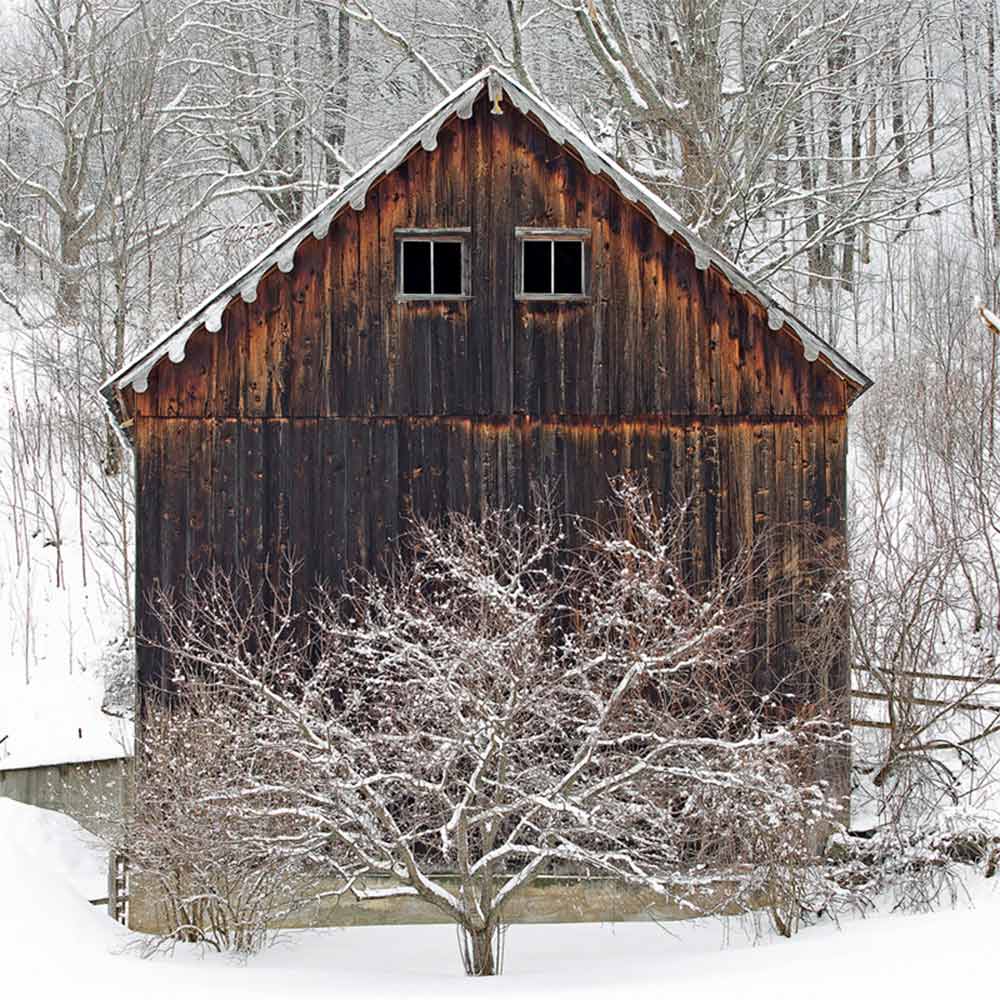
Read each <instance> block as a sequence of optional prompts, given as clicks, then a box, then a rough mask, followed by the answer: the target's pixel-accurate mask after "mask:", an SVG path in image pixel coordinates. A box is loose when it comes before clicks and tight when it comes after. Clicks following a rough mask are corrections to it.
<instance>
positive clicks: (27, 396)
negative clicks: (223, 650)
mask: <svg viewBox="0 0 1000 1000" xmlns="http://www.w3.org/2000/svg"><path fill="white" fill-rule="evenodd" d="M46 334H47V331H46V330H45V329H40V330H32V329H30V328H25V326H24V325H23V324H21V323H18V322H17V321H16V320H15V319H14V317H12V315H11V314H10V313H9V312H7V311H3V312H0V359H2V367H0V372H2V374H0V510H2V513H0V740H2V741H3V742H2V743H0V769H5V768H15V767H26V766H31V765H35V764H49V763H61V762H68V761H79V760H92V759H100V758H105V757H116V756H120V755H121V754H122V753H123V748H127V747H128V739H129V730H130V728H131V727H130V726H129V725H127V724H126V723H125V722H124V721H123V720H122V719H120V718H114V717H112V716H109V715H107V714H105V713H104V712H102V711H101V704H102V701H103V699H104V693H105V691H104V676H103V672H102V669H101V667H102V663H103V662H104V661H105V660H106V659H107V655H106V654H107V650H108V647H109V643H111V642H112V641H113V640H114V639H115V637H116V636H117V635H119V634H120V632H121V625H120V623H119V614H118V612H117V610H116V609H115V608H114V605H113V604H111V605H110V606H109V601H108V595H107V588H106V581H105V580H104V579H103V577H104V576H105V575H106V573H105V568H104V567H103V565H102V564H101V563H100V561H99V560H96V559H95V558H94V557H93V554H92V552H93V548H92V547H93V546H95V544H97V545H99V544H100V541H101V538H100V526H99V524H95V523H92V522H91V521H90V519H89V518H88V517H86V516H85V517H82V518H81V516H80V511H81V507H80V505H79V499H80V497H79V488H78V485H77V481H76V475H77V471H78V470H76V469H75V468H73V467H72V466H71V465H70V464H69V463H67V462H66V461H65V458H66V456H65V455H63V454H60V453H59V452H58V448H59V445H58V429H57V428H54V427H52V428H50V429H49V431H48V433H51V435H52V436H51V438H46V437H43V436H41V435H39V434H37V433H35V430H36V429H35V428H32V427H29V426H27V425H26V416H28V417H35V418H37V421H38V423H39V424H40V425H41V427H42V428H46V427H47V424H48V421H49V420H50V418H51V416H52V414H53V411H52V410H51V409H50V408H49V407H50V404H51V402H52V397H51V395H50V386H49V384H48V380H49V377H50V376H49V374H48V373H46V372H45V371H44V370H41V369H40V367H39V366H38V365H37V364H36V363H35V362H36V360H37V350H36V347H37V344H36V341H37V339H38V338H42V337H44V336H46ZM84 513H86V511H85V512H84Z"/></svg>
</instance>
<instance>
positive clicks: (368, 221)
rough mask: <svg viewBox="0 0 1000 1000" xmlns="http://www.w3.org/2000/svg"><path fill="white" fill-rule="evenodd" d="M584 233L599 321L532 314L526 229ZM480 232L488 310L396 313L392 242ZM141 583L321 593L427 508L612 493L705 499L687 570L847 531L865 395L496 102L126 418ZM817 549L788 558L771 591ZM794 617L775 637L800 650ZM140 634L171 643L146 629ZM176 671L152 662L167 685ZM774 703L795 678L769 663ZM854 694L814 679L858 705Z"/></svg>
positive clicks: (351, 218)
mask: <svg viewBox="0 0 1000 1000" xmlns="http://www.w3.org/2000/svg"><path fill="white" fill-rule="evenodd" d="M532 225H536V226H547V227H552V226H566V227H574V228H577V227H589V228H590V229H591V232H592V242H591V247H592V287H591V292H592V295H591V301H590V302H587V303H573V304H568V303H558V304H555V303H539V302H531V303H529V302H517V301H515V298H514V286H513V280H514V277H513V259H514V252H515V247H514V228H515V227H516V226H532ZM430 226H442V227H445V226H447V227H454V226H469V227H470V228H471V262H472V275H471V278H472V281H471V285H472V292H473V295H472V297H471V298H470V299H468V300H466V301H461V302H448V303H412V302H406V303H401V302H397V301H396V300H395V265H394V250H395V248H394V236H393V233H394V230H395V229H396V228H397V227H430ZM128 402H129V403H130V405H131V409H132V410H133V411H134V413H135V424H134V428H133V434H134V439H135V453H136V461H137V481H138V518H139V523H138V587H139V589H140V591H141V593H140V604H139V606H140V608H144V609H145V608H146V605H145V602H144V601H143V600H142V598H143V597H144V596H145V594H146V593H148V591H149V590H150V589H151V588H153V587H154V586H157V585H159V586H163V587H167V588H170V587H180V588H183V585H184V581H185V580H186V579H187V577H188V575H189V573H190V572H191V570H192V569H193V568H197V567H198V566H203V565H206V564H207V563H208V562H211V561H215V562H218V563H220V564H222V565H223V566H227V567H235V566H238V565H241V564H243V563H249V564H250V565H252V566H257V567H258V568H262V567H263V566H264V563H265V561H266V560H268V559H270V560H271V563H272V564H273V562H274V559H275V556H276V554H277V553H279V552H282V551H290V552H291V553H292V554H293V555H294V556H295V557H296V558H298V559H300V560H302V563H301V569H300V581H301V586H302V587H303V588H306V587H308V586H309V585H311V584H312V583H313V582H315V581H319V580H327V581H331V582H333V583H334V584H336V583H337V582H338V581H339V580H341V579H342V577H343V574H344V571H345V569H346V568H347V567H349V566H351V565H354V564H361V565H369V566H370V565H373V564H374V563H375V561H376V560H377V559H378V557H379V555H380V554H381V553H382V552H383V551H384V550H385V548H386V546H387V545H389V544H390V543H391V542H392V540H393V539H395V538H396V537H397V535H398V533H399V531H400V527H401V525H403V524H404V523H405V519H406V516H407V512H408V511H411V510H412V511H413V512H414V513H416V514H422V515H429V516H433V515H436V514H439V513H441V512H442V511H445V510H448V509H455V508H459V509H471V510H476V509H478V508H479V507H480V506H481V505H482V504H483V503H485V502H490V503H493V504H509V503H527V502H529V500H530V490H531V486H532V484H533V483H535V482H538V481H540V480H547V481H549V482H552V483H554V484H555V485H556V487H557V489H558V491H559V494H560V496H561V499H562V502H563V504H564V505H565V508H566V509H567V510H570V511H576V512H581V513H584V514H590V513H593V512H594V511H595V509H596V505H597V503H598V501H599V500H600V499H602V498H603V497H604V496H606V494H607V488H608V485H607V484H608V476H609V475H613V474H616V473H619V472H622V471H625V470H637V471H641V472H644V473H646V474H647V476H648V478H649V480H650V483H651V484H652V485H653V486H654V487H656V488H657V489H658V490H660V491H662V493H663V495H664V496H668V497H677V498H684V497H688V496H691V497H693V498H694V511H693V513H694V517H695V532H694V538H695V543H694V552H693V555H692V560H693V567H692V568H693V570H694V571H695V572H696V573H697V574H699V575H701V574H705V573H708V572H710V571H711V570H712V569H713V567H714V566H716V565H717V564H718V562H719V560H720V559H726V558H728V557H730V556H732V555H733V554H735V553H736V552H737V551H738V550H739V548H740V547H741V546H743V545H747V544H749V543H751V542H752V541H753V540H754V539H755V538H756V537H758V536H759V534H760V533H761V532H762V531H764V530H765V529H766V528H768V527H769V526H775V525H778V524H782V523H786V522H797V521H805V522H812V523H815V524H817V525H819V526H821V527H824V528H830V529H833V530H835V531H838V532H840V531H842V530H843V518H844V498H845V490H846V484H845V469H846V404H847V387H846V385H845V383H844V382H843V381H842V380H841V379H840V378H839V377H838V376H836V375H835V374H834V373H833V372H831V371H830V370H829V369H828V368H826V367H825V366H824V365H823V364H821V363H814V364H808V363H807V362H805V360H804V358H803V354H802V348H801V345H800V344H799V343H798V341H797V340H796V339H794V338H793V337H792V336H791V335H788V334H786V333H785V332H783V331H779V332H777V333H775V332H772V331H770V330H768V329H767V324H766V317H765V316H764V314H763V312H762V311H761V310H760V308H759V307H758V306H756V305H755V304H754V303H752V302H751V301H749V300H748V299H747V298H746V297H743V296H740V295H738V294H735V293H734V292H733V291H732V290H731V289H730V288H728V286H727V285H726V282H725V280H724V279H723V278H722V276H721V275H719V274H718V273H717V272H715V271H713V270H711V269H710V270H707V271H699V270H697V269H696V268H695V267H694V261H693V259H692V256H691V254H690V252H689V251H688V250H687V248H686V247H684V246H683V245H682V244H680V243H678V242H676V241H674V240H673V239H671V238H670V237H668V236H666V235H665V234H664V233H663V232H662V231H661V230H659V229H658V228H657V227H656V226H655V225H654V224H653V223H652V221H651V220H649V219H648V218H647V217H646V216H645V215H644V214H643V213H642V212H641V211H640V210H639V209H638V208H637V207H636V206H634V205H632V204H631V203H629V202H627V201H625V200H624V199H623V198H621V197H620V196H619V195H618V194H617V192H616V191H615V190H614V189H613V188H612V187H610V186H609V184H608V183H607V182H606V181H604V180H601V179H599V178H595V177H593V176H592V175H591V174H590V173H589V172H588V171H587V170H586V169H585V168H584V167H583V166H582V164H581V163H580V162H579V161H577V160H576V159H575V158H574V157H573V156H572V155H571V154H569V153H567V152H566V151H565V150H564V149H563V148H561V147H559V146H557V145H556V144H554V143H553V142H552V141H551V140H549V139H548V138H547V137H546V136H545V135H544V134H543V133H542V132H541V131H540V130H539V129H538V128H536V127H535V126H534V125H533V124H532V123H531V122H530V121H529V120H528V119H525V118H523V117H522V116H521V115H520V114H519V113H516V112H514V111H513V110H511V109H509V108H508V111H507V113H505V114H504V115H503V116H501V117H495V116H491V115H490V114H488V110H487V105H486V102H485V101H481V102H480V103H479V104H478V105H477V107H476V109H475V113H474V117H473V118H472V119H471V120H470V121H468V122H462V121H460V120H458V119H456V120H454V121H453V122H452V123H451V126H450V127H448V128H445V129H444V130H442V132H441V134H440V136H439V147H438V149H437V150H435V151H434V152H431V153H428V152H425V151H423V150H418V151H417V152H415V153H414V154H413V155H411V156H410V158H409V159H408V160H407V161H406V162H405V163H404V164H403V165H402V166H401V167H400V168H399V169H398V170H397V171H396V172H395V173H394V174H393V175H391V176H390V177H388V178H385V179H383V180H382V181H381V182H380V183H379V184H377V185H376V186H375V187H374V188H373V189H372V190H371V191H370V192H369V195H368V202H367V205H366V207H365V209H364V210H363V211H362V212H360V213H355V212H354V211H352V210H347V211H346V213H345V214H344V215H343V216H341V217H340V219H339V220H338V221H335V223H334V225H333V227H332V228H331V232H330V235H329V236H328V237H327V238H326V239H325V240H323V241H321V242H317V241H315V240H309V241H307V242H306V243H305V244H304V245H303V247H302V248H300V250H299V253H298V255H297V258H296V267H295V270H294V271H293V272H292V273H291V274H290V275H284V274H280V273H279V272H277V271H275V272H273V273H272V274H271V275H270V276H269V277H267V278H266V279H265V280H264V281H263V282H262V284H261V287H260V289H259V292H258V298H257V301H256V302H254V303H252V304H249V305H248V304H245V303H243V302H242V301H240V300H237V301H236V302H235V303H233V305H231V306H230V307H229V309H228V310H227V312H226V315H225V317H224V322H223V329H222V331H221V332H220V333H218V334H208V333H204V332H202V333H200V334H196V335H195V336H193V337H192V338H191V340H190V341H189V343H188V349H187V356H186V359H185V361H184V362H183V363H181V364H177V365H175V364H171V363H167V362H164V363H161V364H160V365H159V366H158V367H157V369H156V370H155V371H154V372H153V373H152V376H151V378H150V388H149V391H148V392H146V393H145V394H142V395H139V396H132V397H130V399H129V400H128ZM797 557H798V553H797V551H796V550H795V549H794V548H789V549H787V550H785V551H783V552H780V553H777V554H776V555H775V558H774V560H773V566H772V573H773V574H787V573H793V572H794V570H795V565H796V561H797ZM793 616H794V608H785V609H783V610H780V611H779V612H778V613H777V614H776V615H775V618H774V621H773V622H772V626H771V627H772V629H773V631H774V633H775V634H774V636H772V637H771V638H772V639H776V638H777V639H781V638H783V637H787V636H788V635H790V623H791V621H792V619H793ZM139 625H140V632H141V633H142V634H145V635H153V634H155V622H154V621H153V620H152V618H151V616H150V614H149V612H148V609H146V610H143V611H141V613H140V623H139ZM161 667H162V665H161V663H160V661H159V658H158V654H157V653H156V652H155V650H153V649H152V648H149V647H144V648H143V649H142V650H141V651H140V678H141V680H142V681H143V683H145V684H157V683H158V682H159V679H160V676H161ZM756 669H757V671H758V673H759V675H760V676H759V680H760V682H761V683H762V684H767V685H770V684H772V683H774V682H775V681H776V680H777V679H779V678H780V677H781V674H782V671H783V670H784V669H785V668H784V666H783V662H782V661H781V660H780V658H779V659H776V660H773V661H767V662H762V663H760V664H759V665H758V666H757V668H756ZM838 673H839V676H837V677H829V678H814V679H813V682H812V683H811V684H806V685H805V687H806V688H810V689H813V690H804V689H803V690H801V691H800V692H799V695H800V697H801V698H803V699H808V698H810V697H812V695H813V694H814V693H815V689H816V688H818V687H820V686H824V687H825V686H831V687H833V688H834V689H836V690H846V665H844V667H843V669H840V668H838Z"/></svg>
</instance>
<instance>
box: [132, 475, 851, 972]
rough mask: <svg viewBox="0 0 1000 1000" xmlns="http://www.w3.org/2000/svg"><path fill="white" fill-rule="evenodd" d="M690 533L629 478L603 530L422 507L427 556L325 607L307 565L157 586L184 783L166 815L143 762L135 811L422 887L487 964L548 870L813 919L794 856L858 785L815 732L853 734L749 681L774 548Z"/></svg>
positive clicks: (291, 865)
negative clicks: (271, 578)
mask: <svg viewBox="0 0 1000 1000" xmlns="http://www.w3.org/2000/svg"><path fill="white" fill-rule="evenodd" d="M568 536H571V537H572V539H573V540H572V542H571V541H570V538H569V537H568ZM683 543H684V529H683V522H682V520H681V519H680V518H677V519H670V518H665V517H663V516H661V514H660V513H659V511H658V510H657V508H656V506H655V504H654V503H653V500H652V498H651V496H650V494H649V493H648V491H646V490H644V489H641V488H639V487H637V486H636V485H634V484H631V483H627V482H626V483H619V484H618V485H617V487H616V490H615V499H614V503H613V504H612V506H611V508H610V510H609V517H608V519H607V524H606V525H604V526H602V527H599V526H595V525H584V524H582V523H580V522H577V521H571V522H568V523H567V522H566V521H565V520H564V519H560V518H558V517H556V516H555V515H554V514H553V512H552V509H551V506H550V505H549V504H547V503H545V502H544V501H540V502H539V503H538V505H537V507H536V509H535V511H534V513H532V514H530V515H529V514H525V513H524V512H523V511H503V510H501V511H488V512H486V513H485V514H484V515H483V517H481V518H480V519H479V520H475V521H474V520H472V519H470V518H468V517H466V516H463V515H459V514H455V515H453V516H451V518H450V519H449V520H448V521H447V523H445V524H443V525H428V524H418V525H416V526H415V528H414V529H413V531H412V534H411V535H410V537H409V538H408V540H407V551H408V552H409V555H408V556H407V557H405V558H404V557H400V558H398V559H396V560H394V561H393V562H392V563H391V565H389V566H387V567H384V568H383V569H382V570H381V571H380V572H379V573H378V574H371V575H361V576H359V577H358V578H357V579H356V580H354V581H353V584H352V586H351V587H350V589H349V592H348V593H347V594H346V595H344V594H332V593H321V594H319V595H318V596H317V597H316V600H315V602H314V603H313V605H312V606H311V607H310V608H309V609H308V610H302V611H300V610H296V609H295V606H294V601H293V597H292V587H291V580H290V577H291V575H292V574H293V573H294V567H290V568H289V572H288V573H286V574H284V575H282V576H281V578H280V579H279V580H278V582H277V583H275V584H274V585H273V586H270V587H267V588H258V589H257V590H256V592H253V593H250V591H252V588H250V585H249V579H248V577H245V578H244V579H242V580H232V579H228V578H226V577H225V576H223V575H221V574H218V573H215V574H210V575H208V576H207V577H205V578H203V579H202V580H201V581H200V582H199V583H197V584H196V585H195V586H194V588H193V590H192V592H191V593H190V594H189V596H188V598H187V599H185V600H184V601H176V600H174V601H171V600H169V599H164V600H162V601H161V602H160V609H161V626H162V629H161V632H162V638H161V639H160V640H159V641H161V642H162V645H163V647H164V649H165V650H166V651H167V653H168V654H169V657H170V659H171V662H172V663H173V664H174V667H175V669H176V679H177V684H178V695H177V697H176V699H175V701H174V702H172V703H171V707H169V708H166V709H163V710H161V711H162V712H163V714H162V715H155V719H156V720H157V725H155V726H150V725H147V726H146V727H145V738H144V741H143V742H144V749H145V752H146V753H148V754H149V755H150V756H149V760H148V763H147V764H146V765H145V770H144V773H145V774H146V775H148V776H150V777H151V778H152V780H153V781H154V783H155V782H157V781H160V784H161V785H162V784H163V779H158V778H157V776H156V772H157V771H158V770H159V769H161V768H162V769H163V773H164V774H167V775H172V776H173V777H171V778H170V779H168V780H167V781H166V784H167V785H170V786H173V787H175V788H176V790H177V794H176V797H174V798H170V807H171V809H172V810H174V812H168V815H167V816H166V817H164V816H163V813H162V812H160V811H158V809H157V806H156V802H155V801H152V802H149V801H145V800H144V797H143V796H144V793H143V791H142V788H141V785H142V781H141V780H140V783H139V784H140V789H139V793H138V798H137V802H138V803H140V805H141V808H140V810H139V812H138V814H137V818H136V822H137V824H138V825H139V826H140V827H142V826H148V827H152V828H153V830H154V839H159V840H161V841H162V840H164V837H163V835H162V833H159V832H157V828H158V827H160V826H163V825H164V824H165V823H166V824H167V825H169V824H170V823H172V822H174V817H175V816H176V817H177V822H179V823H180V825H182V826H185V825H187V824H190V825H191V826H192V827H194V828H196V829H195V830H194V832H193V834H192V836H193V839H194V843H195V848H194V853H195V854H197V853H198V852H199V850H201V848H202V847H203V846H205V845H207V846H210V847H211V846H212V845H216V846H222V847H224V853H225V854H226V856H227V857H228V856H230V854H232V856H234V857H239V858H240V859H241V862H245V863H246V868H245V869H244V868H240V869H239V872H240V877H250V876H249V873H250V871H251V870H253V869H255V868H259V870H260V871H262V872H267V873H268V875H267V877H268V878H275V879H276V880H277V881H278V882H280V881H281V879H282V878H287V879H289V880H290V881H291V880H292V873H312V874H313V875H314V876H317V875H326V876H334V877H336V878H337V879H338V880H339V882H338V886H339V887H338V888H337V889H336V890H335V891H336V892H337V893H342V894H350V895H352V896H354V897H356V898H357V899H360V900H370V899H384V898H386V897H394V896H409V897H417V898H419V899H421V900H423V901H425V902H426V903H428V904H430V905H432V906H434V907H436V908H437V909H439V910H440V911H441V912H442V913H444V914H446V915H447V916H448V917H449V918H450V919H452V920H453V921H454V922H455V923H456V925H457V926H458V928H459V930H460V940H461V953H462V958H463V961H464V964H465V968H466V971H467V972H469V973H470V974H475V975H489V974H494V973H496V972H498V971H500V970H499V964H500V963H499V948H498V944H499V942H500V940H501V935H502V929H503V925H504V912H505V908H506V907H507V905H508V904H509V902H510V901H511V900H512V899H513V898H515V897H516V896H517V895H518V894H519V893H521V892H523V891H524V890H525V889H526V888H527V887H528V886H530V885H531V884H532V883H533V882H534V881H535V880H536V879H537V878H538V877H539V876H542V875H545V874H552V873H572V874H576V875H582V876H602V877H604V878H607V879H611V880H614V881H615V882H616V883H617V884H620V885H622V886H632V887H637V888H640V889H643V890H647V891H652V892H653V893H655V894H657V895H658V896H660V897H662V898H665V899H669V900H671V901H673V902H680V903H682V904H686V905H688V906H690V907H691V908H692V912H694V911H695V910H699V911H704V910H706V909H712V908H714V907H734V906H747V905H751V904H752V903H759V902H761V899H762V897H763V900H764V902H765V903H766V905H768V906H769V907H770V908H771V909H772V911H773V912H774V914H775V915H776V917H777V920H778V921H779V922H780V924H781V926H782V927H783V928H784V929H785V930H786V931H787V932H790V930H791V929H792V925H793V924H794V915H793V914H792V911H793V910H794V908H795V906H796V905H798V895H797V892H798V890H797V889H791V890H790V889H789V888H788V887H789V885H791V883H792V881H793V879H792V876H791V873H793V872H794V873H796V875H795V878H799V877H800V876H799V874H798V873H801V872H802V871H803V870H804V869H806V868H808V867H809V866H810V865H813V864H814V863H815V845H816V844H817V843H818V842H819V841H820V840H821V839H822V833H821V830H823V829H824V828H826V827H827V826H828V824H829V823H830V822H831V821H832V820H833V818H834V816H835V815H836V811H837V808H838V805H839V804H838V803H835V802H833V801H831V798H830V796H829V795H828V794H827V790H826V787H825V786H824V784H823V782H822V781H820V780H818V779H817V778H816V774H815V761H816V754H817V752H818V749H819V747H820V745H821V744H822V743H824V742H828V743H829V744H831V745H833V744H836V743H837V741H838V740H840V739H841V736H840V735H839V734H837V733H836V731H835V730H834V729H833V728H832V727H831V726H830V724H829V722H828V721H827V720H826V719H825V718H824V717H823V715H822V713H820V712H818V711H816V710H815V706H814V712H813V714H812V716H811V718H809V719H801V718H795V717H791V716H788V714H787V713H784V712H782V711H780V710H779V707H778V706H779V702H778V701H777V700H774V699H769V698H767V697H762V696H761V695H760V693H759V692H757V691H755V690H754V689H753V688H752V686H751V684H750V681H749V671H748V670H747V669H746V666H747V658H748V656H749V654H750V652H751V642H752V638H753V636H754V635H758V634H761V630H760V629H759V628H757V625H758V624H759V621H760V616H761V615H764V614H767V613H768V611H769V608H768V607H767V606H766V605H762V604H761V603H759V602H756V601H754V600H752V599H751V598H750V596H749V595H750V593H751V586H750V585H751V582H752V566H753V565H754V560H753V559H752V558H750V557H749V556H748V557H747V558H744V559H741V560H739V561H738V562H736V563H735V564H733V565H732V566H730V567H728V568H726V569H724V570H721V571H720V572H719V573H718V574H717V576H716V577H715V578H714V579H713V580H712V581H710V584H708V585H703V586H699V587H693V586H691V585H690V584H689V582H688V580H687V578H686V575H685V573H684V571H683V568H682V567H683V557H682V553H683V551H684V544H683ZM248 588H249V589H248ZM248 594H249V596H248ZM168 718H169V722H170V724H168ZM161 719H162V721H163V725H162V727H161V726H160V725H159V721H160V720H161ZM154 799H155V797H154ZM187 835H188V834H187V832H186V831H178V832H177V834H176V843H177V845H178V859H179V860H182V859H183V858H184V857H185V856H186V852H187V848H186V846H183V842H184V838H185V837H186V836H187ZM173 836H174V834H171V837H173ZM171 842H173V841H171ZM148 863H149V864H150V865H151V866H153V867H155V864H156V860H155V859H153V858H151V859H149V862H148ZM296 877H297V874H296ZM175 895H178V898H180V897H182V896H183V893H177V894H175ZM300 895H301V887H300V886H298V885H295V886H293V885H291V884H289V886H288V887H286V891H285V893H283V894H282V893H278V894H277V895H275V896H274V897H273V898H274V901H275V902H279V898H280V905H281V906H287V905H289V901H290V900H292V899H294V898H298V897H299V896H300ZM199 899H200V897H199ZM217 903H218V900H215V899H213V905H216V904H217Z"/></svg>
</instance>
